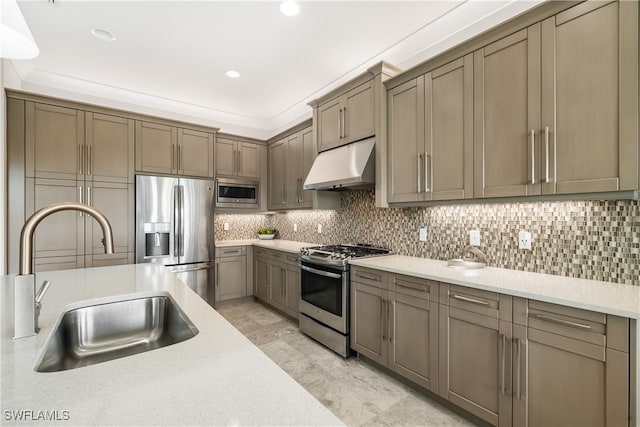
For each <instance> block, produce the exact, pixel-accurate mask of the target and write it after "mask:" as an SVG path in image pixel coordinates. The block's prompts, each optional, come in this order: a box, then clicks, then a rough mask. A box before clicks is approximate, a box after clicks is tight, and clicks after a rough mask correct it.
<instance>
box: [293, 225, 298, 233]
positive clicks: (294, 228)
mask: <svg viewBox="0 0 640 427" xmlns="http://www.w3.org/2000/svg"><path fill="white" fill-rule="evenodd" d="M293 232H294V233H297V232H298V224H293Z"/></svg>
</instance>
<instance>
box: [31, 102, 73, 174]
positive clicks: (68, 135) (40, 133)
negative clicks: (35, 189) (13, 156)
mask: <svg viewBox="0 0 640 427" xmlns="http://www.w3.org/2000/svg"><path fill="white" fill-rule="evenodd" d="M25 116H26V121H25V143H26V147H25V148H26V156H25V176H27V177H36V178H55V179H72V180H76V179H84V174H85V172H86V168H85V165H84V163H85V155H86V152H85V146H84V144H85V141H84V112H83V111H78V110H74V109H71V108H63V107H56V106H53V105H47V104H38V103H34V102H25Z"/></svg>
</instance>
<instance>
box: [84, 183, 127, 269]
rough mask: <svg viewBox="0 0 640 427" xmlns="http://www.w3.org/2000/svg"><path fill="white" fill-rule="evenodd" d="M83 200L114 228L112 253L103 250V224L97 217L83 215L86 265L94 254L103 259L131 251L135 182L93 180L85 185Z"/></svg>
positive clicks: (121, 255)
mask: <svg viewBox="0 0 640 427" xmlns="http://www.w3.org/2000/svg"><path fill="white" fill-rule="evenodd" d="M85 200H86V203H87V204H88V205H90V206H93V207H95V208H96V209H98V210H99V211H100V212H102V213H103V214H104V215H105V216H106V217H107V219H108V220H109V223H110V224H111V228H112V231H113V244H114V252H115V253H114V254H105V253H104V245H103V244H102V239H103V234H102V228H100V225H99V224H98V222H97V221H96V220H94V219H93V218H92V217H90V216H86V215H85V235H86V240H85V253H86V255H87V256H88V261H89V262H87V266H90V265H91V264H90V261H91V260H93V257H94V256H100V257H99V258H100V259H102V260H107V259H109V258H118V257H120V258H122V257H123V254H126V253H128V252H132V251H134V243H133V240H134V236H135V229H134V228H135V225H134V218H133V216H134V213H135V202H134V185H133V184H120V183H110V182H94V183H93V184H91V185H87V186H86V199H85ZM102 255H104V256H102Z"/></svg>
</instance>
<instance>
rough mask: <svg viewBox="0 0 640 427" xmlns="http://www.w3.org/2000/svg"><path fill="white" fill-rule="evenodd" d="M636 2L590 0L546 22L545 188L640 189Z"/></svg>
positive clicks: (555, 190)
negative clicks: (639, 178)
mask: <svg viewBox="0 0 640 427" xmlns="http://www.w3.org/2000/svg"><path fill="white" fill-rule="evenodd" d="M637 126H638V3H637V2H627V1H622V2H619V3H618V2H613V3H608V4H607V3H602V2H594V3H591V2H587V3H584V4H580V5H578V6H576V7H574V8H571V9H569V10H567V11H565V12H562V13H560V14H558V15H556V16H554V17H551V18H549V19H546V20H545V21H543V22H542V122H541V126H540V128H539V129H537V135H536V142H538V141H539V144H538V146H539V147H541V149H542V158H543V163H542V165H541V166H542V170H541V172H540V175H539V176H540V181H541V182H542V191H543V193H544V194H567V193H584V192H599V191H617V190H634V189H637V188H638V130H637Z"/></svg>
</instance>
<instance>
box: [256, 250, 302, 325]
mask: <svg viewBox="0 0 640 427" xmlns="http://www.w3.org/2000/svg"><path fill="white" fill-rule="evenodd" d="M254 270H255V281H254V282H255V290H254V293H255V296H256V297H257V298H258V299H260V300H261V301H262V302H265V303H267V304H269V305H270V306H272V307H274V308H277V309H278V310H281V311H283V312H285V313H286V314H288V315H290V316H292V317H294V318H296V319H297V318H298V313H299V309H298V305H299V301H300V267H299V266H298V256H297V255H294V254H290V253H287V252H283V251H275V250H271V249H265V248H255V269H254Z"/></svg>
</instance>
